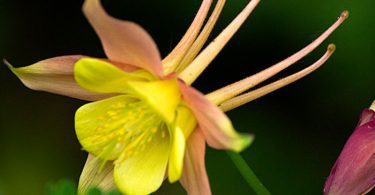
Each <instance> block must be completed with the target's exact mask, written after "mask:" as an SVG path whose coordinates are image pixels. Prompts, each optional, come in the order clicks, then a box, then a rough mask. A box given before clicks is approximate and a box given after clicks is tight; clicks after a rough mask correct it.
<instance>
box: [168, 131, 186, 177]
mask: <svg viewBox="0 0 375 195" xmlns="http://www.w3.org/2000/svg"><path fill="white" fill-rule="evenodd" d="M171 144H172V145H171V151H170V154H169V162H168V180H169V182H171V183H173V182H175V181H177V180H179V179H180V177H181V174H182V165H183V160H184V155H185V136H184V134H183V132H182V130H181V129H180V128H179V127H175V128H174V129H173V130H172V132H171Z"/></svg>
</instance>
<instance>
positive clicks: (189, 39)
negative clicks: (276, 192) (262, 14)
mask: <svg viewBox="0 0 375 195" xmlns="http://www.w3.org/2000/svg"><path fill="white" fill-rule="evenodd" d="M258 2H259V0H252V1H251V2H249V3H248V5H247V6H246V7H245V9H244V10H243V11H242V12H241V13H240V14H239V15H238V16H237V17H236V18H235V19H234V20H233V22H231V23H230V24H229V25H228V27H227V28H225V29H224V31H223V32H222V33H220V34H219V35H218V36H217V37H216V39H215V41H214V42H211V43H210V44H209V45H208V46H207V47H206V48H205V49H204V50H202V51H201V49H202V47H203V45H204V43H205V42H206V40H207V37H208V35H209V34H210V32H211V30H212V28H213V26H214V24H215V22H216V20H217V18H218V16H219V14H220V12H221V10H222V8H223V6H224V3H225V1H224V0H218V1H217V4H216V6H215V9H214V10H213V12H212V14H211V16H210V18H209V19H208V21H207V23H206V25H205V26H204V27H203V28H202V29H201V27H202V26H203V23H204V21H205V18H206V16H207V13H208V11H209V9H210V6H211V3H212V1H211V0H203V2H202V5H201V7H200V9H199V11H198V13H197V15H196V17H195V19H194V21H193V23H192V25H191V26H190V27H189V29H188V30H187V32H186V34H185V35H184V37H183V38H182V39H181V41H180V42H179V43H178V45H177V46H176V48H175V49H173V50H172V52H171V53H170V54H169V55H168V56H167V57H165V58H164V59H163V60H161V58H160V55H159V52H158V49H157V47H156V45H155V43H154V41H153V40H152V38H151V37H150V36H149V35H148V34H147V32H146V31H145V30H143V29H142V28H141V27H140V26H138V25H137V24H134V23H131V22H128V21H120V20H118V19H114V18H112V17H110V16H109V15H108V14H107V13H106V12H105V11H104V10H103V8H102V7H101V5H100V2H99V0H86V1H85V4H84V6H83V11H84V13H85V15H86V17H87V18H88V20H89V22H90V23H91V25H92V26H93V27H94V29H95V31H96V33H97V34H98V35H99V37H100V39H101V42H102V44H103V47H104V51H105V53H106V55H107V57H108V59H97V58H91V57H85V56H63V57H56V58H52V59H47V60H44V61H40V62H38V63H36V64H33V65H31V66H27V67H23V68H13V67H12V66H10V65H9V67H10V68H11V70H12V71H13V72H14V73H15V74H16V75H17V76H18V77H19V78H20V79H21V81H22V82H23V83H24V84H25V85H26V86H28V87H29V88H31V89H34V90H42V91H48V92H52V93H57V94H62V95H67V96H70V97H74V98H79V99H84V100H99V101H96V102H92V103H88V104H86V105H84V106H82V107H81V108H79V109H78V111H77V112H76V117H75V122H76V123H75V127H76V133H77V137H78V139H79V141H80V143H81V144H82V146H83V148H84V149H85V150H86V151H88V152H89V153H90V154H91V155H89V158H88V160H87V162H86V165H85V168H84V170H83V172H82V175H81V178H80V193H85V190H86V189H87V188H88V187H89V186H90V185H96V186H99V187H101V188H103V189H105V190H108V189H111V188H113V187H114V183H115V184H116V186H117V188H118V189H119V190H120V191H121V192H123V193H126V194H149V193H151V192H153V191H155V190H157V189H158V188H159V187H160V185H161V183H162V181H163V179H164V177H165V176H166V177H168V179H169V181H170V182H174V181H177V180H179V179H180V181H181V183H182V185H183V186H184V188H185V189H186V190H187V191H188V193H189V194H210V193H211V191H210V187H209V182H208V178H207V174H206V170H205V165H204V155H205V143H207V144H208V145H210V146H211V147H214V148H217V149H230V150H233V151H236V152H239V151H241V150H243V149H244V148H245V147H247V146H248V145H249V144H250V142H251V141H252V136H251V135H247V134H239V133H237V132H236V131H235V130H234V129H233V127H232V124H231V122H230V120H229V119H228V118H227V117H226V116H225V114H224V113H223V112H222V111H221V110H224V111H227V110H230V109H233V108H235V107H238V106H240V105H242V104H245V103H247V102H249V101H251V100H253V99H256V98H258V97H260V96H263V95H265V94H267V93H270V92H272V91H274V90H276V89H278V88H281V87H283V86H285V85H287V84H289V83H291V82H293V81H295V80H298V79H300V78H301V77H303V76H305V75H307V74H309V73H311V72H312V71H314V70H315V69H317V68H318V67H319V66H321V65H322V64H323V63H324V62H325V61H326V60H327V59H328V58H329V56H330V55H331V54H332V53H333V51H334V45H332V44H331V45H329V47H328V50H327V52H326V53H325V54H324V55H323V56H322V57H321V58H320V59H319V60H318V61H317V62H315V63H314V64H313V65H311V66H309V67H307V68H305V69H304V70H302V71H300V72H297V73H295V74H292V75H290V76H288V77H286V78H284V79H281V80H279V81H276V82H274V83H271V84H269V85H266V86H264V87H261V88H259V89H256V90H253V91H250V92H247V93H245V92H246V91H247V90H249V89H250V88H252V87H254V86H255V85H257V84H259V83H261V82H263V81H265V80H267V79H268V78H270V77H271V76H273V75H275V74H277V73H278V72H280V71H282V70H283V69H285V68H287V67H289V66H290V65H291V64H293V63H295V62H296V61H298V60H300V59H301V58H303V57H304V56H305V55H307V54H308V53H310V52H311V51H313V50H314V49H315V48H316V47H317V46H318V45H319V44H321V43H322V41H324V40H325V39H326V38H327V37H328V36H329V35H330V34H331V33H332V32H333V31H334V30H335V29H336V28H337V27H338V26H339V25H340V24H341V23H342V22H343V21H344V19H345V18H346V17H347V12H343V14H342V15H341V17H340V18H339V19H338V20H337V21H336V22H335V23H334V24H333V25H332V26H331V27H330V28H329V29H327V30H326V31H325V32H324V33H323V34H322V35H321V36H320V37H318V38H317V39H316V40H315V41H313V42H312V43H311V44H309V45H308V46H306V47H305V48H303V49H302V50H300V51H299V52H297V53H296V54H294V55H292V56H290V57H289V58H287V59H285V60H283V61H281V62H280V63H277V64H275V65H273V66H271V67H270V68H268V69H266V70H264V71H262V72H260V73H257V74H255V75H252V76H249V77H247V78H245V79H243V80H240V81H238V82H236V83H233V84H231V85H228V86H227V87H224V88H221V89H219V90H216V91H214V92H212V93H210V94H208V95H206V96H204V95H203V94H201V93H200V92H198V91H197V90H195V89H194V88H192V87H191V86H190V85H191V84H192V83H193V82H194V80H196V78H197V77H198V76H199V75H200V74H201V73H202V72H203V70H204V69H205V68H206V67H207V66H208V65H209V64H210V62H211V61H212V60H213V59H214V58H215V56H216V55H217V54H218V53H219V52H220V50H221V49H222V48H223V47H224V46H225V44H226V43H227V42H228V41H229V39H230V38H231V37H232V36H233V34H234V33H235V32H236V31H237V30H238V28H239V27H240V26H241V25H242V23H243V22H244V21H245V19H246V18H247V17H248V15H249V14H250V13H251V12H252V10H253V9H254V8H255V6H256V5H257V4H258ZM198 54H199V55H198ZM216 105H217V106H219V107H217V106H216ZM219 108H221V110H220V109H219ZM112 175H113V176H112ZM112 178H114V179H112Z"/></svg>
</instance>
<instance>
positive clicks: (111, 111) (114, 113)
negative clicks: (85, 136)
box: [107, 110, 117, 116]
mask: <svg viewBox="0 0 375 195" xmlns="http://www.w3.org/2000/svg"><path fill="white" fill-rule="evenodd" d="M107 114H108V115H109V116H114V115H116V114H117V112H115V111H113V110H110V111H108V112H107Z"/></svg>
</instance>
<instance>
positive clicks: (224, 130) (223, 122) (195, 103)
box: [179, 81, 253, 152]
mask: <svg viewBox="0 0 375 195" xmlns="http://www.w3.org/2000/svg"><path fill="white" fill-rule="evenodd" d="M179 85H180V91H181V93H182V98H183V100H184V101H186V103H187V104H188V105H189V107H190V109H191V110H192V111H193V113H194V115H195V117H196V119H197V121H198V125H199V127H200V128H201V130H202V133H203V134H204V136H205V138H206V141H207V143H208V145H210V146H211V147H213V148H216V149H230V150H233V151H236V152H240V151H241V150H243V149H244V148H245V147H247V146H248V145H249V144H250V143H251V142H252V140H253V137H252V136H251V135H248V134H239V133H237V132H236V131H235V130H234V128H233V126H232V123H231V122H230V120H229V119H228V117H227V116H226V115H225V114H224V113H223V111H221V110H220V109H219V108H218V107H217V106H216V105H214V104H213V103H212V102H210V101H209V100H208V99H207V98H206V97H205V96H204V95H203V94H202V93H201V92H199V91H197V90H195V89H194V88H192V87H190V86H188V85H186V84H185V83H183V82H182V81H180V82H179Z"/></svg>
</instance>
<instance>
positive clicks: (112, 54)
mask: <svg viewBox="0 0 375 195" xmlns="http://www.w3.org/2000/svg"><path fill="white" fill-rule="evenodd" d="M83 12H84V13H85V15H86V17H87V19H88V20H89V22H90V23H91V25H92V26H93V28H94V29H95V31H96V33H97V34H98V36H99V38H100V40H101V42H102V44H103V47H104V51H105V53H106V54H107V56H108V58H109V59H110V60H114V61H118V62H122V63H125V64H132V65H134V66H137V67H140V68H143V69H146V70H148V71H150V72H152V73H153V74H154V75H156V76H158V77H162V75H163V68H162V65H161V58H160V54H159V50H158V48H157V46H156V44H155V43H154V41H153V40H152V38H151V36H150V35H149V34H148V33H147V32H146V31H145V30H144V29H143V28H142V27H140V26H139V25H137V24H135V23H132V22H128V21H121V20H118V19H115V18H113V17H111V16H109V15H108V14H107V13H106V12H105V10H104V9H103V7H102V6H101V4H100V1H99V0H86V1H85V3H84V5H83Z"/></svg>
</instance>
